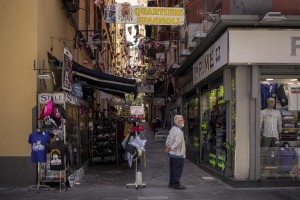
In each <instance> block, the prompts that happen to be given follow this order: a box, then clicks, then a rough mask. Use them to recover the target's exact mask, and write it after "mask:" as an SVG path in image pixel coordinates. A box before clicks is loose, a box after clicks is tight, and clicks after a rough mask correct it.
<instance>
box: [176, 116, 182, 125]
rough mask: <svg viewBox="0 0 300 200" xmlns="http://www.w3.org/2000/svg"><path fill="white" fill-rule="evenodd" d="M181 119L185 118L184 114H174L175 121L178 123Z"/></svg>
mask: <svg viewBox="0 0 300 200" xmlns="http://www.w3.org/2000/svg"><path fill="white" fill-rule="evenodd" d="M179 119H183V116H182V115H175V116H174V123H175V124H177V122H178V120H179Z"/></svg>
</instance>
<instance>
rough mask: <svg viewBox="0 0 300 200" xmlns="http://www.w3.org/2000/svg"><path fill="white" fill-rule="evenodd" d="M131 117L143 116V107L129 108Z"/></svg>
mask: <svg viewBox="0 0 300 200" xmlns="http://www.w3.org/2000/svg"><path fill="white" fill-rule="evenodd" d="M130 114H131V115H143V114H144V107H143V106H130Z"/></svg>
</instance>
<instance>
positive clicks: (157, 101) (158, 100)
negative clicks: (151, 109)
mask: <svg viewBox="0 0 300 200" xmlns="http://www.w3.org/2000/svg"><path fill="white" fill-rule="evenodd" d="M153 104H154V105H155V106H164V105H165V99H164V98H154V99H153Z"/></svg>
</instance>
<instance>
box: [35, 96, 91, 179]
mask: <svg viewBox="0 0 300 200" xmlns="http://www.w3.org/2000/svg"><path fill="white" fill-rule="evenodd" d="M49 101H53V103H54V104H55V105H58V106H61V107H62V108H63V110H64V111H63V112H64V113H65V119H62V121H61V124H56V126H53V125H51V126H48V125H46V123H45V122H40V123H43V124H45V131H46V132H48V133H50V135H53V137H59V138H61V141H62V143H64V144H66V147H67V152H68V156H67V157H66V158H67V159H66V160H65V168H64V169H60V170H51V167H50V165H51V163H50V161H52V159H51V155H50V154H51V152H50V153H48V155H47V162H46V163H42V165H41V174H40V175H41V177H40V180H41V182H44V183H49V182H50V183H51V182H60V181H61V182H63V183H65V182H67V180H68V177H69V176H70V175H71V174H72V173H76V172H77V171H78V170H79V169H81V168H85V166H86V165H87V164H88V161H89V159H90V149H91V134H90V131H89V129H88V122H89V116H88V104H87V103H86V102H85V101H83V100H82V99H80V98H78V97H75V96H73V95H71V94H69V93H65V92H58V93H40V94H39V104H38V105H39V106H38V107H39V110H40V112H42V110H43V109H42V108H44V107H45V106H46V104H47V103H48V102H49ZM43 121H45V120H43ZM41 126H42V125H41ZM52 142H53V141H51V143H52Z"/></svg>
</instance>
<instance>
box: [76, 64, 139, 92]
mask: <svg viewBox="0 0 300 200" xmlns="http://www.w3.org/2000/svg"><path fill="white" fill-rule="evenodd" d="M72 70H73V73H74V77H75V78H77V79H79V80H82V81H85V82H86V83H87V84H89V85H91V86H92V87H93V88H95V89H97V90H100V91H103V92H106V93H109V94H112V95H114V96H119V97H120V96H122V97H121V98H124V96H125V94H124V93H135V94H136V92H137V88H136V80H134V79H127V78H122V77H119V76H114V75H110V74H106V73H103V72H100V71H96V70H92V69H88V68H86V67H83V66H81V65H79V64H76V63H74V64H73V66H72Z"/></svg>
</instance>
